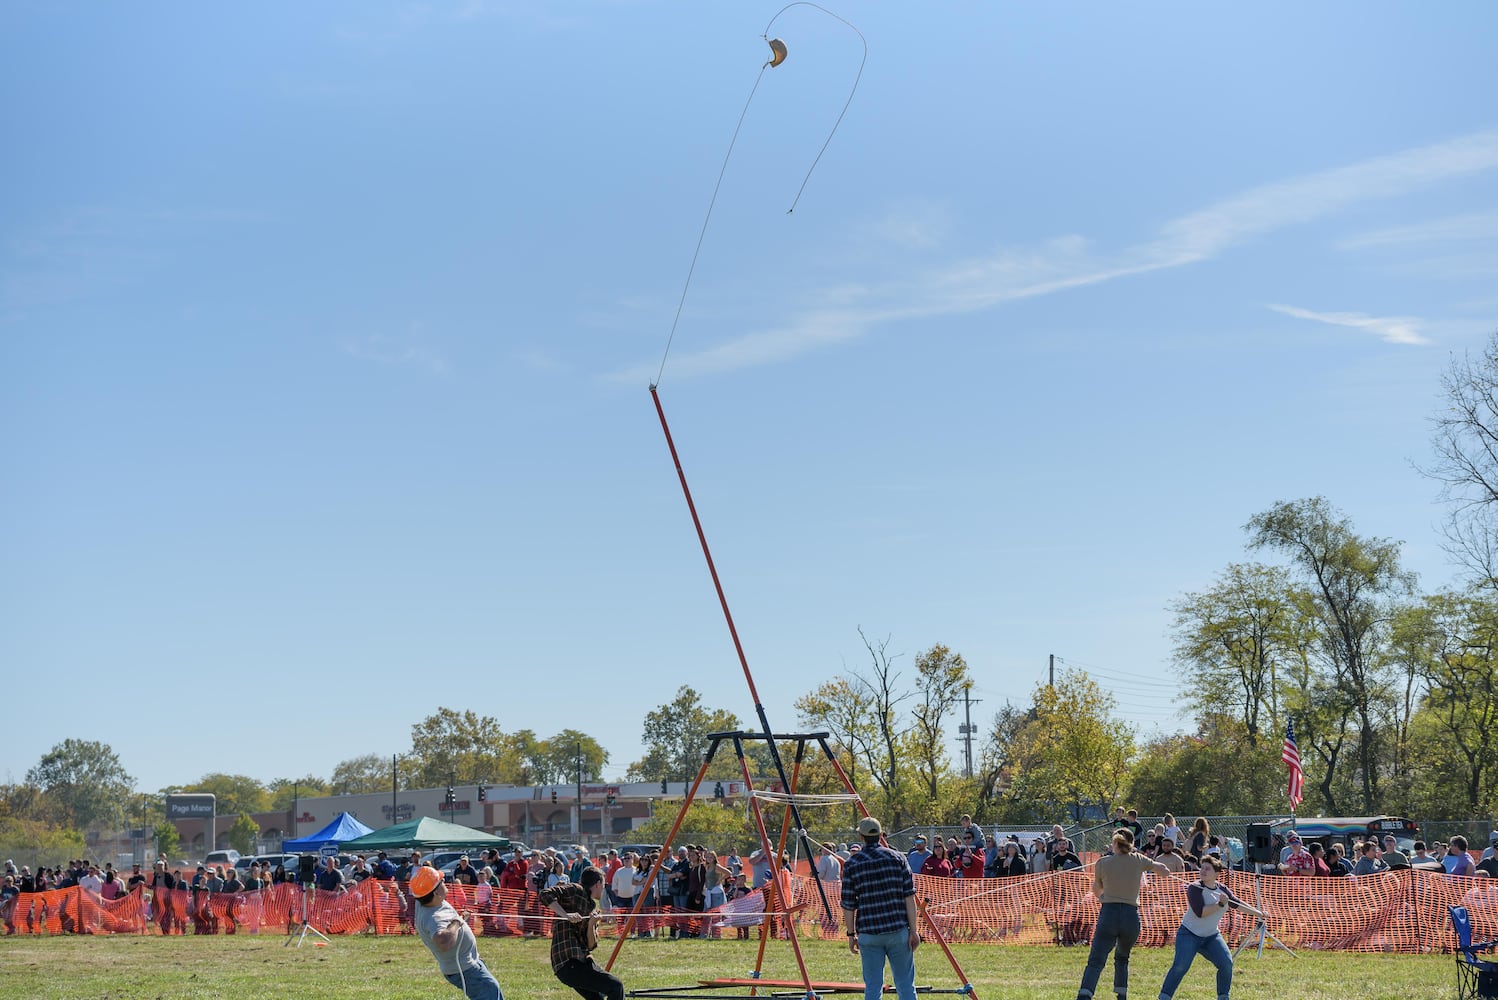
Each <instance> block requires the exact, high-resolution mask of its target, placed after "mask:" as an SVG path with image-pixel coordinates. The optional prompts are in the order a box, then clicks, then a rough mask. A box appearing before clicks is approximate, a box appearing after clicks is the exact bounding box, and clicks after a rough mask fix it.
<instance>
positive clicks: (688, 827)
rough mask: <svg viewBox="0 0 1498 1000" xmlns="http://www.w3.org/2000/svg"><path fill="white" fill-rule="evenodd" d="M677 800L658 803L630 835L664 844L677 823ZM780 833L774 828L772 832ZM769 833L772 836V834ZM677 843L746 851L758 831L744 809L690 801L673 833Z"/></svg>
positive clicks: (777, 827)
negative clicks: (675, 833)
mask: <svg viewBox="0 0 1498 1000" xmlns="http://www.w3.org/2000/svg"><path fill="white" fill-rule="evenodd" d="M675 806H676V803H674V802H667V803H664V804H662V805H660V806H658V807H657V808H656V810H655V815H654V816H652V817H651V818H650V819H648V820H646V821H645V822H644V823H641V824H640V825H639V826H636V827H635V828H634V829H633V830H631V831H630V834H629V835H630V838H631V839H632V840H637V841H639V842H640V843H647V844H663V845H665V846H667V847H670V846H672V845H670V844H666V835H667V834H668V833H670V832H671V825H672V824H673V823H674V822H676V814H677V811H678V810H677V809H676V808H675ZM779 832H780V828H779V826H776V827H775V834H773V835H778V834H779ZM773 835H772V836H773ZM675 843H676V844H703V845H704V846H707V847H711V848H713V849H714V850H716V851H718V852H719V853H720V854H721V853H723V851H725V850H726V849H727V848H729V847H737V848H738V849H739V850H740V851H741V852H742V853H744V854H746V855H747V854H748V850H746V846H747V845H757V844H758V843H759V834H758V833H756V832H755V831H754V826H753V823H752V822H751V821H750V820H749V819H748V817H747V816H746V815H745V813H744V810H743V809H725V808H723V807H721V806H719V805H718V804H717V803H715V802H703V801H700V800H699V801H696V802H693V803H692V805H691V807H690V808H688V809H687V813H686V816H685V817H683V818H682V823H681V829H680V830H679V831H678V832H677V835H676V841H675Z"/></svg>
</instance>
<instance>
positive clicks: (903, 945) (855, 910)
mask: <svg viewBox="0 0 1498 1000" xmlns="http://www.w3.org/2000/svg"><path fill="white" fill-rule="evenodd" d="M858 833H859V835H860V836H862V837H863V841H864V848H863V850H861V851H855V852H854V853H853V854H852V856H850V857H849V858H848V860H847V862H846V863H845V864H844V865H843V928H844V930H846V931H847V932H848V950H849V951H851V952H853V954H855V955H858V956H859V958H860V959H861V960H862V962H863V995H864V1000H879V998H880V997H881V996H882V995H883V993H884V963H885V962H886V961H888V962H889V971H890V975H891V977H892V978H893V979H894V981H895V991H896V993H897V994H898V995H899V998H900V1000H915V950H916V948H917V947H919V946H920V943H921V935H920V931H919V930H918V929H917V921H916V907H915V880H914V879H912V878H911V877H910V864H909V863H908V862H907V861H906V860H905V855H903V854H901V853H900V852H899V851H896V850H894V849H892V848H890V847H888V846H886V845H883V844H881V843H879V840H880V838H881V836H882V835H883V833H884V828H883V827H882V826H880V825H879V821H878V820H877V819H875V818H874V817H872V816H865V817H864V818H863V819H861V820H859V821H858Z"/></svg>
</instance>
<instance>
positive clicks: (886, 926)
mask: <svg viewBox="0 0 1498 1000" xmlns="http://www.w3.org/2000/svg"><path fill="white" fill-rule="evenodd" d="M914 895H915V879H913V878H911V876H910V865H909V864H908V863H907V862H906V861H905V855H903V854H901V853H900V852H899V851H896V850H893V849H891V848H888V847H884V846H875V847H866V848H864V849H863V850H861V851H856V852H855V853H854V854H853V856H852V857H850V858H849V859H848V860H847V861H846V862H844V864H843V909H845V910H852V911H854V913H856V914H857V916H856V917H855V921H856V922H855V923H854V925H853V926H854V928H855V929H856V930H857V932H858V933H859V934H888V933H890V932H891V931H899V930H904V929H905V928H907V927H909V926H910V921H909V920H908V919H907V918H906V915H905V900H907V899H909V898H910V897H911V896H914Z"/></svg>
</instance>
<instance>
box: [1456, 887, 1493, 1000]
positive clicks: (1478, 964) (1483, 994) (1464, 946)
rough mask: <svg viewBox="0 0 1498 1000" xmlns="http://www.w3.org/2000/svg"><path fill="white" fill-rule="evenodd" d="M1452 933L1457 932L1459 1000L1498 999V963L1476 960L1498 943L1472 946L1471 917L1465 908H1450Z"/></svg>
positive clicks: (1457, 991)
mask: <svg viewBox="0 0 1498 1000" xmlns="http://www.w3.org/2000/svg"><path fill="white" fill-rule="evenodd" d="M1451 929H1452V930H1454V931H1456V1000H1489V998H1498V962H1484V961H1483V960H1481V959H1480V958H1478V957H1477V954H1478V952H1482V951H1492V950H1493V948H1494V946H1498V941H1483V942H1480V943H1478V944H1473V943H1472V917H1471V916H1470V915H1469V914H1468V913H1467V908H1466V907H1465V906H1453V907H1451Z"/></svg>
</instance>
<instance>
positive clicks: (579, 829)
mask: <svg viewBox="0 0 1498 1000" xmlns="http://www.w3.org/2000/svg"><path fill="white" fill-rule="evenodd" d="M572 832H573V833H574V834H575V835H576V836H577V839H578V840H579V841H581V840H582V839H583V741H582V740H578V741H577V821H576V822H574V823H573V824H572Z"/></svg>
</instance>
